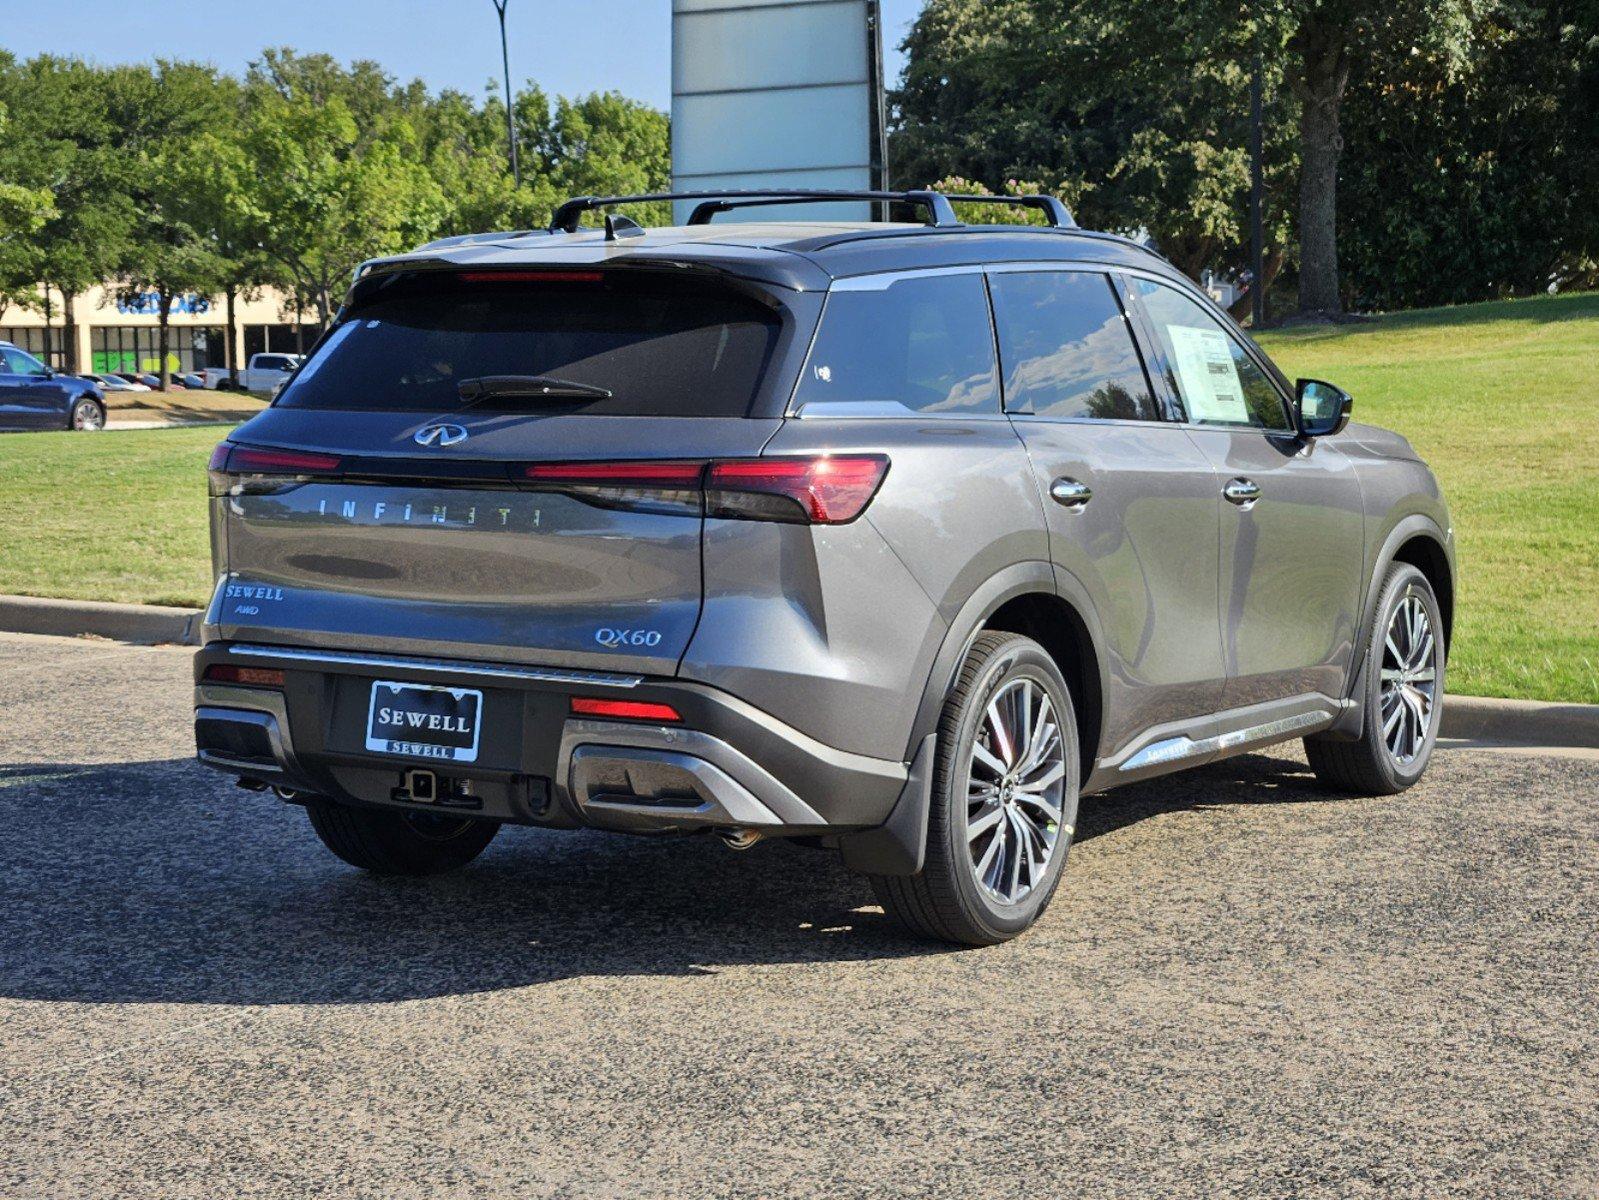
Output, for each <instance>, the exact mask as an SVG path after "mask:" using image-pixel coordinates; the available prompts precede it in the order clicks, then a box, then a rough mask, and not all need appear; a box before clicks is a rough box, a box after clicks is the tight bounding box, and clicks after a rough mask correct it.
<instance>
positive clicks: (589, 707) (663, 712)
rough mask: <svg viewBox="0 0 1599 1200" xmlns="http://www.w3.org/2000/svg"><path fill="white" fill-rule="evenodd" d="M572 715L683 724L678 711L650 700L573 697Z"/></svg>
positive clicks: (668, 705)
mask: <svg viewBox="0 0 1599 1200" xmlns="http://www.w3.org/2000/svg"><path fill="white" fill-rule="evenodd" d="M572 715H573V716H577V717H611V718H614V719H615V720H619V721H667V722H672V723H677V722H681V721H682V720H683V718H682V717H681V716H679V715H678V711H677V709H675V708H673V707H672V706H671V705H670V704H654V703H651V702H650V701H648V700H596V699H594V698H592V697H589V696H573V697H572Z"/></svg>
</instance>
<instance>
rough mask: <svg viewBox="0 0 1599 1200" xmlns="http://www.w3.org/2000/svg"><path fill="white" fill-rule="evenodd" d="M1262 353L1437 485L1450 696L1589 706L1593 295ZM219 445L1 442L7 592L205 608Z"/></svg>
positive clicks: (39, 437)
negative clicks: (1443, 503) (1408, 447)
mask: <svg viewBox="0 0 1599 1200" xmlns="http://www.w3.org/2000/svg"><path fill="white" fill-rule="evenodd" d="M1261 340H1262V342H1263V343H1264V344H1265V346H1266V348H1267V349H1268V350H1269V351H1270V352H1271V354H1272V355H1273V356H1274V357H1275V358H1276V359H1277V360H1278V362H1279V363H1281V364H1282V366H1283V369H1284V370H1285V371H1287V372H1288V373H1289V374H1290V375H1312V376H1318V377H1322V378H1326V379H1330V380H1332V381H1333V382H1334V383H1337V384H1340V385H1342V386H1343V387H1345V388H1347V389H1348V390H1349V391H1351V392H1352V393H1354V396H1355V415H1356V418H1357V419H1358V420H1363V421H1370V422H1372V423H1374V424H1378V425H1385V426H1387V427H1388V428H1390V429H1396V430H1398V431H1399V432H1400V433H1403V434H1404V435H1405V436H1406V437H1408V438H1409V439H1410V440H1411V442H1413V443H1414V444H1415V446H1416V448H1417V449H1418V450H1420V451H1421V453H1422V454H1423V455H1424V456H1425V457H1426V458H1427V460H1428V461H1429V462H1430V463H1432V465H1433V467H1434V469H1435V470H1436V471H1437V472H1438V476H1439V478H1440V479H1441V480H1442V482H1443V486H1444V490H1445V492H1446V493H1447V494H1448V497H1449V503H1450V505H1451V507H1452V509H1453V511H1454V520H1455V529H1456V533H1457V536H1458V538H1459V547H1460V577H1461V579H1460V585H1461V586H1460V595H1459V599H1458V605H1457V612H1458V616H1457V620H1456V645H1455V650H1454V655H1453V658H1452V663H1451V677H1450V687H1451V690H1454V691H1459V692H1468V693H1476V694H1479V695H1496V696H1524V697H1529V698H1534V699H1546V700H1576V701H1585V702H1588V703H1599V421H1596V420H1595V419H1594V417H1593V415H1592V412H1591V410H1589V409H1588V407H1587V403H1588V401H1589V400H1590V399H1591V398H1593V397H1595V396H1596V395H1599V385H1596V380H1595V378H1594V376H1595V374H1596V373H1599V295H1591V294H1590V295H1580V296H1562V297H1558V298H1547V299H1534V300H1516V301H1507V302H1504V303H1495V304H1478V305H1471V306H1467V307H1461V308H1455V309H1437V310H1432V311H1427V312H1412V313H1404V314H1400V315H1397V316H1392V317H1384V318H1382V319H1381V320H1378V321H1373V322H1370V323H1367V324H1360V325H1343V326H1333V327H1312V328H1304V329H1294V330H1287V331H1283V332H1278V333H1270V334H1267V335H1266V336H1265V337H1263V338H1262V339H1261ZM226 432H227V431H226V430H225V429H222V428H209V429H163V430H148V431H139V432H126V433H121V432H117V433H103V434H94V435H82V434H69V433H38V434H8V435H5V436H3V437H0V512H4V513H5V514H7V515H6V525H5V528H4V534H3V541H0V592H12V593H23V594H27V595H35V596H70V597H81V598H98V599H108V600H127V601H136V602H143V603H151V604H185V605H193V606H199V605H202V604H204V603H205V601H206V599H207V598H208V596H209V593H210V586H211V581H210V579H209V578H208V576H209V568H208V565H207V564H208V558H207V552H206V528H205V460H206V457H207V455H208V454H209V453H210V450H211V447H212V446H213V445H214V444H215V443H216V442H217V440H218V439H219V438H221V437H222V436H223V435H224V434H225V433H226Z"/></svg>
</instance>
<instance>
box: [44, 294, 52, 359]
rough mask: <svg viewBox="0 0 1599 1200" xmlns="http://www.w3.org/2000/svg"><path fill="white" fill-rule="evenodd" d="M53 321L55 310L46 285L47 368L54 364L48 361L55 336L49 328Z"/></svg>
mask: <svg viewBox="0 0 1599 1200" xmlns="http://www.w3.org/2000/svg"><path fill="white" fill-rule="evenodd" d="M54 319H55V310H54V309H53V308H52V307H51V304H50V285H49V284H48V283H47V284H45V285H44V365H45V366H47V367H53V366H55V363H53V362H51V361H50V359H51V358H52V357H54V356H53V355H52V354H51V353H50V347H51V346H52V345H53V340H52V339H53V335H54V334H55V330H54V329H53V328H52V327H51V325H50V322H51V321H52V320H54Z"/></svg>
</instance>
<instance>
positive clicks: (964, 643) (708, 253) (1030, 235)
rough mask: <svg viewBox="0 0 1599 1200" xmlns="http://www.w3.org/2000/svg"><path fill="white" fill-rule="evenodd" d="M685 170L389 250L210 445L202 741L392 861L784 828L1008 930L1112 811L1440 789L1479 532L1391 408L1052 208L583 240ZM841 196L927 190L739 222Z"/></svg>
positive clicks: (956, 932)
mask: <svg viewBox="0 0 1599 1200" xmlns="http://www.w3.org/2000/svg"><path fill="white" fill-rule="evenodd" d="M656 198H657V197H608V198H585V199H581V200H576V201H571V202H569V203H567V204H566V205H564V206H562V207H561V209H560V210H559V211H558V212H557V214H556V217H555V220H554V222H553V224H552V226H551V228H550V229H548V230H536V231H528V232H518V233H498V234H484V235H476V236H472V237H467V238H455V239H449V240H445V241H441V242H435V243H432V244H431V245H427V246H424V247H422V248H420V249H419V250H417V251H415V252H413V253H410V254H405V255H401V256H399V257H395V258H387V259H381V260H377V261H373V262H369V263H366V264H365V265H363V266H362V267H361V269H360V270H359V271H358V272H357V275H356V278H355V281H354V283H353V285H352V287H351V289H350V292H349V295H348V297H347V299H346V301H345V304H344V307H343V308H342V309H341V310H340V312H339V315H338V318H337V320H336V321H335V322H334V323H333V325H332V327H331V328H330V329H329V330H328V332H327V333H326V335H325V336H324V337H323V338H322V339H321V341H320V342H319V343H318V345H317V346H316V347H315V348H314V350H313V352H312V353H311V354H309V355H308V357H307V358H306V360H305V362H304V363H303V364H301V365H300V366H299V367H298V369H297V370H296V372H295V373H294V375H293V376H292V377H291V378H290V379H289V381H288V383H287V384H286V386H285V387H284V388H283V390H282V391H281V392H280V394H279V395H278V396H277V399H276V400H275V401H274V403H273V404H272V406H271V407H270V408H268V409H267V410H266V411H264V412H262V413H261V414H260V415H258V416H256V417H255V418H253V419H252V420H250V421H249V422H247V423H246V424H244V425H243V426H241V427H240V428H239V429H238V430H236V431H235V432H234V433H233V434H232V435H231V436H230V438H229V439H228V441H226V442H224V443H223V444H222V445H221V446H219V447H218V449H217V452H216V455H215V457H214V458H213V460H212V463H211V488H210V492H211V497H212V499H211V518H212V546H213V556H214V562H215V573H216V579H217V585H216V592H215V595H214V597H213V599H212V601H211V604H210V608H209V611H208V612H207V614H206V619H205V645H204V646H203V648H202V649H201V650H200V652H199V654H198V656H197V660H196V664H195V681H196V714H195V729H196V736H197V741H198V746H199V756H200V760H201V761H202V762H204V763H206V764H208V765H210V766H213V767H216V768H219V769H221V770H224V771H227V772H229V773H230V774H233V775H236V776H237V777H238V778H239V781H240V782H241V783H242V784H243V785H244V786H246V787H251V788H257V789H260V788H266V787H272V788H275V789H276V790H277V791H278V793H279V795H281V796H282V797H283V798H284V799H286V800H289V801H292V802H293V803H296V804H299V805H303V806H304V807H305V809H306V812H307V814H308V815H309V817H310V821H311V825H312V827H313V828H314V829H315V830H316V832H317V834H318V835H319V836H320V837H321V839H322V840H323V841H324V842H325V843H326V844H327V846H328V847H329V848H330V849H331V850H332V851H333V852H334V853H335V854H337V855H338V856H339V857H341V858H343V859H344V860H345V861H347V862H349V863H352V864H354V865H356V866H358V867H363V868H366V869H368V870H373V871H379V872H397V873H406V874H423V873H429V872H435V871H441V870H446V869H450V868H455V867H459V866H461V865H463V864H464V863H466V862H468V861H469V860H470V859H472V858H473V857H474V856H476V855H477V854H478V853H479V852H480V851H482V850H483V848H484V847H485V846H486V845H487V844H488V843H489V841H490V840H491V839H492V838H493V837H494V834H495V832H496V831H497V829H498V828H499V826H500V825H502V824H505V823H514V824H526V825H539V826H546V827H552V828H569V829H570V828H597V829H609V830H619V831H626V832H631V833H640V834H678V835H681V834H689V833H711V834H714V835H715V836H717V837H720V838H721V839H723V840H724V841H725V842H726V843H727V844H728V845H729V846H731V847H734V848H738V849H742V848H746V847H748V846H750V845H752V844H754V843H755V842H757V841H758V840H760V839H762V838H771V837H786V838H794V839H796V840H798V841H800V842H802V843H804V844H807V845H811V846H816V847H821V848H826V849H829V850H832V851H834V852H836V853H838V854H839V855H841V856H842V859H843V861H844V863H845V864H846V865H847V866H848V867H850V868H852V869H854V870H856V871H859V872H861V873H863V874H865V875H867V876H869V877H870V878H871V880H872V883H873V885H874V886H875V888H876V891H877V894H878V896H879V897H880V898H881V900H882V902H883V904H884V906H885V907H886V908H887V910H888V911H889V912H890V913H891V914H893V915H894V916H895V917H897V918H898V919H899V920H900V921H902V922H903V923H904V924H905V925H907V926H909V927H910V928H911V929H912V930H914V931H916V932H917V933H920V934H923V935H926V936H929V937H933V938H939V939H945V940H948V941H951V942H957V943H966V944H988V943H993V942H998V941H1001V940H1003V939H1006V938H1009V937H1013V936H1015V935H1016V934H1018V933H1020V932H1021V931H1022V930H1024V929H1026V928H1027V926H1028V925H1029V924H1030V923H1031V922H1032V921H1033V920H1035V919H1036V918H1037V916H1038V915H1039V913H1040V912H1042V911H1043V909H1044V907H1045V905H1046V904H1047V903H1048V902H1049V898H1050V895H1051V893H1052V892H1053V891H1054V889H1055V887H1056V884H1057V882H1058V880H1059V878H1060V873H1061V869H1062V866H1063V865H1064V863H1065V860H1066V853H1067V849H1068V847H1069V846H1070V843H1071V840H1072V833H1073V828H1074V824H1075V822H1076V820H1077V807H1078V798H1079V796H1081V795H1083V794H1089V793H1095V792H1101V791H1105V790H1106V789H1109V788H1113V787H1116V786H1118V785H1120V784H1124V783H1131V782H1133V781H1135V780H1142V779H1148V778H1150V777H1152V776H1156V775H1161V774H1165V773H1168V772H1172V771H1178V770H1181V769H1183V768H1185V767H1191V766H1196V765H1199V764H1202V763H1208V762H1212V761H1215V760H1216V759H1218V758H1222V757H1225V756H1227V755H1230V754H1237V753H1240V752H1244V751H1250V750H1256V749H1259V748H1261V747H1263V746H1268V745H1271V744H1273V743H1277V742H1283V741H1287V740H1290V739H1299V738H1302V739H1304V744H1305V749H1306V752H1307V754H1308V756H1309V760H1310V764H1311V766H1312V768H1314V770H1315V772H1316V774H1317V776H1318V777H1319V778H1320V779H1321V780H1323V781H1324V782H1325V783H1326V784H1327V785H1328V786H1330V787H1332V788H1335V789H1338V790H1340V791H1344V792H1349V793H1357V794H1377V793H1392V792H1397V791H1400V790H1401V789H1403V788H1406V787H1408V786H1409V785H1411V784H1412V783H1414V782H1415V781H1416V780H1417V779H1418V778H1419V777H1420V775H1421V773H1422V771H1423V769H1424V768H1425V767H1426V764H1427V761H1428V757H1429V755H1430V753H1431V751H1432V748H1433V742H1434V739H1435V737H1436V736H1437V732H1438V719H1439V712H1440V704H1441V702H1442V699H1443V686H1444V662H1445V653H1446V649H1447V646H1448V642H1449V630H1450V623H1451V619H1452V615H1453V613H1452V609H1453V597H1454V540H1453V532H1452V530H1451V527H1450V520H1449V514H1448V511H1447V509H1446V508H1445V506H1444V501H1443V498H1442V496H1441V495H1440V494H1439V489H1438V485H1437V482H1436V481H1435V480H1434V478H1433V476H1432V473H1431V472H1430V471H1429V470H1428V469H1427V467H1426V466H1425V465H1424V464H1423V463H1422V462H1421V460H1420V459H1419V458H1418V457H1417V456H1416V454H1415V452H1414V451H1413V450H1412V449H1411V448H1410V446H1409V445H1408V444H1407V443H1406V441H1405V440H1404V439H1403V438H1401V437H1399V436H1397V435H1395V434H1392V433H1388V432H1385V431H1383V430H1379V429H1374V428H1370V427H1366V426H1360V425H1350V424H1349V423H1348V421H1349V409H1350V400H1349V397H1348V396H1347V395H1345V394H1344V393H1343V392H1341V391H1339V390H1338V389H1337V388H1335V387H1332V386H1330V385H1328V384H1325V383H1320V382H1317V381H1313V380H1301V381H1299V383H1298V384H1297V386H1296V385H1294V384H1291V383H1290V382H1289V381H1288V380H1287V379H1285V378H1284V377H1283V376H1282V374H1281V372H1279V371H1278V370H1277V369H1276V368H1275V367H1274V366H1273V365H1272V363H1271V361H1270V360H1269V359H1268V358H1267V357H1266V356H1265V355H1264V354H1262V353H1261V351H1260V350H1259V349H1258V348H1257V347H1256V346H1255V345H1254V344H1253V343H1252V342H1251V341H1250V340H1249V338H1247V337H1246V336H1245V335H1244V334H1243V333H1242V332H1241V331H1240V330H1239V329H1238V327H1237V326H1236V325H1234V324H1233V323H1232V322H1231V321H1230V320H1229V319H1228V318H1227V316H1226V315H1225V314H1224V313H1222V312H1221V311H1219V310H1218V309H1217V308H1216V306H1215V305H1214V304H1212V303H1211V301H1210V300H1209V299H1208V298H1207V297H1206V296H1205V295H1204V293H1202V292H1200V291H1199V290H1198V289H1196V288H1195V287H1194V286H1193V284H1192V283H1190V282H1189V281H1188V280H1187V279H1186V278H1184V277H1183V276H1182V275H1181V274H1180V273H1179V272H1177V271H1176V270H1174V269H1173V268H1172V267H1171V266H1170V265H1168V264H1167V263H1166V262H1165V261H1163V260H1162V259H1161V258H1159V257H1158V256H1157V255H1156V254H1154V253H1152V252H1151V251H1150V250H1148V249H1145V248H1144V247H1141V246H1139V245H1137V244H1135V243H1133V242H1130V241H1127V240H1125V239H1123V238H1119V237H1113V236H1109V235H1106V234H1102V233H1093V232H1089V231H1086V230H1082V229H1079V228H1077V227H1076V226H1075V225H1074V224H1073V222H1072V220H1071V217H1070V215H1069V214H1068V213H1067V212H1066V210H1065V209H1064V208H1063V207H1062V206H1061V205H1060V204H1059V202H1058V201H1055V200H1053V199H1051V198H1049V197H1029V198H1028V199H1026V200H1025V201H1023V203H1025V204H1027V205H1029V206H1031V207H1034V208H1037V209H1039V210H1041V211H1042V212H1043V213H1044V214H1045V216H1046V217H1047V219H1048V221H1049V225H1048V226H1047V227H1023V226H1008V227H1000V226H981V225H973V226H967V225H965V224H962V223H961V222H960V221H959V220H958V219H957V215H956V212H955V209H954V207H953V205H952V204H951V200H952V199H955V200H959V199H964V198H954V197H946V196H943V195H940V194H937V193H932V192H906V193H851V194H838V193H788V192H784V193H733V194H719V195H715V196H710V195H691V196H687V197H685V196H677V197H673V198H674V199H678V200H684V199H687V200H692V201H697V202H698V203H697V204H696V206H695V208H694V211H693V216H692V217H691V218H690V220H689V221H688V223H687V224H686V225H683V226H680V227H674V228H658V229H656V228H652V229H648V230H645V229H642V228H640V227H639V226H638V225H636V224H634V223H633V222H631V221H628V220H627V219H626V218H625V217H621V216H616V215H606V216H605V217H604V228H603V229H588V228H583V227H582V218H583V215H584V214H585V213H588V212H594V211H605V212H607V213H608V212H609V210H610V209H611V207H612V206H614V205H621V204H625V203H628V202H631V201H636V200H639V199H656ZM821 199H849V200H854V201H857V202H859V201H860V200H868V201H871V202H873V203H877V204H880V205H883V206H884V208H885V209H887V210H888V211H887V213H885V215H888V216H895V215H910V216H912V217H913V218H919V219H910V220H884V221H881V222H877V223H864V222H840V223H820V224H818V223H803V224H801V223H795V224H782V223H766V222H763V223H744V224H738V223H726V222H714V221H713V220H712V218H713V217H714V216H715V215H717V214H719V213H723V212H727V211H730V210H734V209H738V208H742V207H745V206H750V205H757V204H759V205H770V204H783V203H789V202H801V201H803V202H806V203H816V202H817V201H818V200H821ZM1013 203H1014V201H1013Z"/></svg>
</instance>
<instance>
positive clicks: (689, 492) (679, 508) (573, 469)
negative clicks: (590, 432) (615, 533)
mask: <svg viewBox="0 0 1599 1200" xmlns="http://www.w3.org/2000/svg"><path fill="white" fill-rule="evenodd" d="M704 473H705V464H704V463H702V462H674V461H662V462H570V463H538V464H535V465H534V466H531V467H527V468H525V469H524V471H523V475H524V477H525V478H526V479H527V480H528V482H529V483H530V484H531V485H532V486H534V487H536V488H538V489H539V490H540V491H554V492H562V493H565V494H566V495H569V496H576V497H577V498H578V499H580V500H583V501H585V502H587V503H589V504H594V505H598V506H599V507H601V508H618V509H627V510H629V511H633V512H652V513H661V514H663V515H666V516H695V517H697V516H699V514H700V512H701V502H702V497H701V494H700V477H701V476H702V475H703V474H704Z"/></svg>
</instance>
